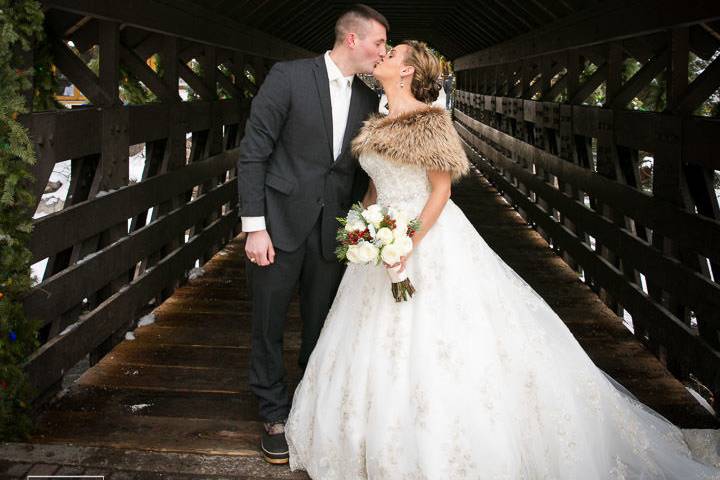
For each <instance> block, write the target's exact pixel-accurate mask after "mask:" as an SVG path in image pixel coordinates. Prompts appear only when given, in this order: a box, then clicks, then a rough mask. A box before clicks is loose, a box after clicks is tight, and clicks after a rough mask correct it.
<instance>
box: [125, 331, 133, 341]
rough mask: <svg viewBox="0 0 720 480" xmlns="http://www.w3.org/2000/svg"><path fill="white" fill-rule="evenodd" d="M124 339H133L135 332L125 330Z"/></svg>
mask: <svg viewBox="0 0 720 480" xmlns="http://www.w3.org/2000/svg"><path fill="white" fill-rule="evenodd" d="M125 340H135V334H134V333H133V332H127V333H126V334H125Z"/></svg>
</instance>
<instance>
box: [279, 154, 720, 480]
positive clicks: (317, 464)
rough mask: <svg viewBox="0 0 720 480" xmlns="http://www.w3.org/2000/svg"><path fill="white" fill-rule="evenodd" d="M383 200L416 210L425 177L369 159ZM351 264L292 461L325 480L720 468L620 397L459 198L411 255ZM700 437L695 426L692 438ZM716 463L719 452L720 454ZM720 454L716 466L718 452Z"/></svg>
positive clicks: (610, 474)
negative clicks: (394, 290)
mask: <svg viewBox="0 0 720 480" xmlns="http://www.w3.org/2000/svg"><path fill="white" fill-rule="evenodd" d="M360 164H361V166H362V167H363V168H364V169H365V170H366V171H367V172H368V174H369V175H370V177H371V178H372V179H373V181H374V182H375V185H376V187H377V191H378V198H377V203H379V204H383V205H391V206H396V207H400V208H402V209H404V210H405V211H406V212H407V213H408V215H409V216H410V217H413V216H417V215H418V214H419V213H420V211H421V210H422V208H423V206H424V204H425V201H426V200H427V198H428V194H429V191H430V189H429V188H430V185H429V183H428V180H427V175H426V171H425V170H424V169H423V168H421V167H418V166H414V165H408V164H398V163H396V162H391V161H389V160H388V159H386V158H383V157H381V156H380V155H377V154H364V155H361V156H360ZM407 270H408V274H409V277H410V279H411V281H412V282H413V284H414V285H415V287H416V288H417V293H416V294H415V296H414V297H413V298H412V299H411V300H410V301H408V302H401V303H395V301H394V299H393V297H392V295H391V293H390V284H389V278H388V276H387V273H386V272H385V270H384V269H383V268H380V267H376V266H359V265H350V266H348V268H347V270H346V273H345V275H344V277H343V279H342V283H341V284H340V288H339V290H338V292H337V297H336V298H335V301H334V303H333V306H332V308H331V310H330V312H329V314H328V317H327V320H326V322H325V326H324V328H323V331H322V334H321V336H320V339H319V341H318V343H317V346H316V348H315V350H314V352H313V354H312V356H311V358H310V362H309V364H308V366H307V369H306V371H305V374H304V377H303V379H302V381H301V383H300V384H299V386H298V388H297V391H296V392H295V397H294V401H293V405H292V411H291V413H290V418H289V419H288V423H287V425H286V436H287V439H288V444H289V447H290V466H291V468H292V469H303V470H307V471H308V473H309V474H310V476H311V477H312V478H313V479H315V480H324V479H361V478H371V479H381V480H392V479H407V480H419V479H431V480H445V479H458V478H468V479H491V480H501V479H507V480H520V479H547V480H560V479H567V480H590V479H598V480H606V479H627V480H630V479H678V480H690V479H706V478H713V479H715V478H720V470H718V469H716V468H713V467H711V466H708V465H706V464H704V463H700V462H698V461H696V460H695V459H694V458H693V456H691V452H690V450H689V449H688V446H687V444H686V441H685V437H686V436H687V435H688V434H689V433H695V434H697V435H696V436H695V439H694V441H695V442H696V443H698V444H702V443H703V439H704V445H699V447H698V451H697V452H695V454H696V456H705V457H706V460H707V459H708V458H710V457H712V456H713V455H714V448H715V444H714V443H713V442H714V438H715V434H716V432H714V431H695V432H690V431H686V432H683V431H681V430H680V429H678V428H676V427H675V426H673V425H672V424H671V423H669V422H668V421H666V420H665V419H663V418H662V417H660V416H659V415H658V414H655V413H654V412H652V411H650V410H649V409H648V408H647V407H645V406H644V405H642V404H639V403H638V402H637V401H635V400H633V399H632V398H630V397H629V396H628V395H627V394H624V393H621V392H620V391H619V390H618V388H616V387H615V386H614V385H613V383H612V382H611V381H610V380H608V378H607V377H606V376H605V374H604V373H603V372H602V371H601V370H599V369H598V368H597V367H596V366H595V365H594V364H593V363H592V361H591V360H590V358H589V357H588V356H587V355H586V354H585V352H584V351H583V349H582V348H581V347H580V345H579V344H578V343H577V341H576V340H575V338H574V337H573V336H572V335H571V333H570V331H569V330H568V329H567V327H566V326H565V324H564V323H563V322H562V320H561V319H560V318H559V317H558V316H557V315H556V314H555V313H554V312H553V310H552V309H551V308H550V306H548V304H547V303H546V302H545V301H544V300H543V299H542V298H541V297H540V296H539V295H538V294H537V293H536V292H535V291H534V290H533V289H532V288H531V287H530V286H529V285H528V284H527V283H526V282H525V281H524V280H522V278H520V277H519V276H518V275H517V274H516V273H515V272H514V271H513V270H512V269H511V268H510V267H509V266H508V265H507V264H505V263H504V262H503V261H502V260H501V259H500V257H498V256H497V255H496V254H495V252H494V251H493V250H492V249H491V248H490V247H489V246H488V245H487V244H486V243H485V241H484V240H483V239H482V237H481V236H480V235H479V234H478V232H477V231H476V230H475V228H474V227H473V226H472V224H471V223H470V222H469V221H468V219H467V218H466V217H465V215H464V214H463V213H462V211H461V210H460V209H459V208H458V207H457V206H456V205H455V203H453V202H452V200H450V201H448V203H447V205H446V206H445V209H444V210H443V212H442V214H441V215H440V217H439V218H438V220H437V222H436V223H435V225H434V226H433V227H432V228H431V229H430V230H429V231H428V233H427V235H426V236H425V238H424V239H423V241H422V242H421V243H420V245H419V246H418V248H417V249H416V250H415V252H413V254H412V256H411V257H410V259H409V261H408V265H407ZM684 434H685V435H684ZM715 458H717V457H715ZM708 461H715V459H711V460H708Z"/></svg>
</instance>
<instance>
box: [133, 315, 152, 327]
mask: <svg viewBox="0 0 720 480" xmlns="http://www.w3.org/2000/svg"><path fill="white" fill-rule="evenodd" d="M153 323H155V314H154V313H148V314H147V315H145V316H144V317H142V318H141V319H140V320H139V321H138V324H137V326H138V327H145V326H147V325H152V324H153Z"/></svg>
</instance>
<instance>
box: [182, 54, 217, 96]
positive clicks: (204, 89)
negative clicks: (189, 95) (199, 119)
mask: <svg viewBox="0 0 720 480" xmlns="http://www.w3.org/2000/svg"><path fill="white" fill-rule="evenodd" d="M177 67H178V75H179V76H180V78H182V79H183V80H185V81H186V82H187V84H188V85H190V88H192V89H193V91H194V92H195V93H197V94H198V95H200V98H202V99H204V100H205V99H210V98H214V97H215V96H216V94H215V91H214V89H212V88H211V86H210V85H208V84H207V83H205V80H204V79H202V78H200V77H199V76H198V75H197V74H196V73H195V72H193V71H192V69H191V68H190V67H188V66H187V65H185V63H184V62H183V61H182V60H178V62H177ZM212 87H214V85H213V86H212Z"/></svg>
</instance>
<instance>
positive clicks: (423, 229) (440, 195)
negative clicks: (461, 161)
mask: <svg viewBox="0 0 720 480" xmlns="http://www.w3.org/2000/svg"><path fill="white" fill-rule="evenodd" d="M427 176H428V180H429V181H430V197H429V198H428V200H427V202H425V206H424V207H423V210H422V212H420V217H419V219H420V230H419V231H417V232H415V235H413V248H414V247H417V246H418V244H419V243H420V241H421V240H422V239H423V237H424V236H425V235H426V234H427V232H428V230H430V229H431V228H432V226H433V225H434V224H435V222H436V221H437V219H438V217H439V216H440V214H441V213H442V211H443V208H445V204H446V203H447V201H448V200H449V199H450V192H451V189H452V188H451V185H452V179H451V176H450V173H449V172H443V171H437V170H429V171H428V173H427Z"/></svg>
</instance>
